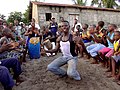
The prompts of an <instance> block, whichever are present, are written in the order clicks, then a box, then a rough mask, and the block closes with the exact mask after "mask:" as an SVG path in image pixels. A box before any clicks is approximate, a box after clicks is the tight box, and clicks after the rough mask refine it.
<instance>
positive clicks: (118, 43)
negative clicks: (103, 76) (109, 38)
mask: <svg viewBox="0 0 120 90" xmlns="http://www.w3.org/2000/svg"><path fill="white" fill-rule="evenodd" d="M114 39H115V41H114V54H113V56H112V63H111V64H112V72H111V74H110V75H109V76H110V77H115V76H116V64H117V63H118V62H119V61H120V32H119V31H115V33H114ZM119 71H120V70H119ZM119 78H120V72H119V74H118V75H117V77H116V79H119Z"/></svg>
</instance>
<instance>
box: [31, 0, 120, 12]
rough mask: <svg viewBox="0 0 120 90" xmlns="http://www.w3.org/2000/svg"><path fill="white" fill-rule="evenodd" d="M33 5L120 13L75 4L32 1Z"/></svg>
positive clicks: (108, 9) (116, 10) (114, 10)
mask: <svg viewBox="0 0 120 90" xmlns="http://www.w3.org/2000/svg"><path fill="white" fill-rule="evenodd" d="M31 3H33V4H36V5H41V6H53V7H71V8H80V9H91V10H100V11H113V12H120V10H119V9H111V8H98V7H92V6H80V5H74V4H73V5H71V4H58V3H45V2H38V1H31Z"/></svg>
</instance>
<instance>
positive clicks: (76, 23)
mask: <svg viewBox="0 0 120 90" xmlns="http://www.w3.org/2000/svg"><path fill="white" fill-rule="evenodd" d="M78 25H79V26H80V29H82V24H81V23H79V22H78V20H77V19H76V18H75V22H74V26H73V27H74V32H76V31H78V30H77V26H78Z"/></svg>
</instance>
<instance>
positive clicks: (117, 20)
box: [37, 6, 120, 26]
mask: <svg viewBox="0 0 120 90" xmlns="http://www.w3.org/2000/svg"><path fill="white" fill-rule="evenodd" d="M37 9H38V16H39V20H38V22H39V24H40V26H42V25H46V23H48V22H46V16H45V13H52V16H53V17H55V18H56V21H57V22H59V19H60V17H61V16H63V17H64V18H65V20H68V21H69V22H70V25H71V26H72V25H73V23H74V19H75V18H77V19H78V20H79V22H81V23H87V24H97V22H98V21H100V20H103V21H105V24H106V25H107V24H109V23H114V24H117V25H118V26H120V12H113V11H100V10H88V9H79V8H66V7H49V6H48V7H47V6H39V7H38V8H37Z"/></svg>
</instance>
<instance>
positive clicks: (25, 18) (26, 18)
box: [22, 6, 30, 23]
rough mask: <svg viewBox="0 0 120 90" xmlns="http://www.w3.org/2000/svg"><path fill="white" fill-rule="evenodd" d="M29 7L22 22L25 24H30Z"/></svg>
mask: <svg viewBox="0 0 120 90" xmlns="http://www.w3.org/2000/svg"><path fill="white" fill-rule="evenodd" d="M29 10H30V8H29V6H27V9H26V10H25V13H23V18H22V22H24V23H29Z"/></svg>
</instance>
